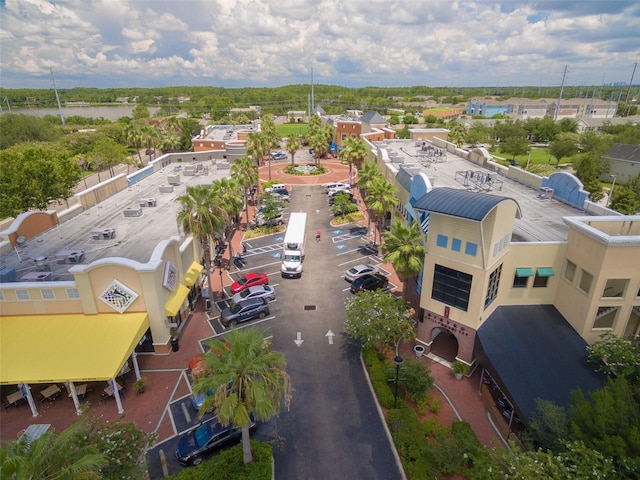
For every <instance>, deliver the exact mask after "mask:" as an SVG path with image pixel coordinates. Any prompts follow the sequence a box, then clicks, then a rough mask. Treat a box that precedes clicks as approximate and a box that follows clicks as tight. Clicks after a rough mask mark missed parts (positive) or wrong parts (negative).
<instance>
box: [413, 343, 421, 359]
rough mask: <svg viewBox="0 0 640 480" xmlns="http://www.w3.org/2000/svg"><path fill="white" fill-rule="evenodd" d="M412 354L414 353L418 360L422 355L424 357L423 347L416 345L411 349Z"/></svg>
mask: <svg viewBox="0 0 640 480" xmlns="http://www.w3.org/2000/svg"><path fill="white" fill-rule="evenodd" d="M413 353H415V354H416V357H418V358H420V357H422V355H424V347H423V346H422V345H416V346H415V347H413Z"/></svg>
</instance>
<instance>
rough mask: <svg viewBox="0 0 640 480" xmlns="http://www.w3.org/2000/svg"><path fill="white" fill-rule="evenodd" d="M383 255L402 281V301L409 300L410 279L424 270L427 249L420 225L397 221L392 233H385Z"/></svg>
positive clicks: (412, 222)
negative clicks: (423, 241) (408, 287)
mask: <svg viewBox="0 0 640 480" xmlns="http://www.w3.org/2000/svg"><path fill="white" fill-rule="evenodd" d="M383 237H384V243H383V244H382V248H381V250H382V253H383V255H384V262H385V263H388V262H390V263H391V264H392V265H393V269H394V270H395V272H396V273H397V274H398V277H399V278H400V280H401V281H402V299H403V300H405V301H406V300H407V293H408V292H407V286H408V283H409V279H410V278H411V277H413V276H415V275H417V274H418V273H420V270H422V268H423V263H424V254H425V249H424V246H423V244H422V232H421V230H420V227H419V225H418V223H416V222H415V221H411V223H410V224H409V225H406V224H405V223H404V222H403V221H402V220H400V219H395V220H394V221H393V224H392V225H391V231H388V232H384V234H383Z"/></svg>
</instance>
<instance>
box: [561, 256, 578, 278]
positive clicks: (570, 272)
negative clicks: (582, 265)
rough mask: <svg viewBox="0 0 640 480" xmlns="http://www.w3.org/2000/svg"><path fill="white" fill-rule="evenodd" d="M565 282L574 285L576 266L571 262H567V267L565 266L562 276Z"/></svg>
mask: <svg viewBox="0 0 640 480" xmlns="http://www.w3.org/2000/svg"><path fill="white" fill-rule="evenodd" d="M562 276H563V277H564V279H565V280H569V281H570V282H571V283H573V279H574V278H575V276H576V264H575V263H573V262H572V261H571V260H567V263H566V265H565V266H564V273H563V274H562Z"/></svg>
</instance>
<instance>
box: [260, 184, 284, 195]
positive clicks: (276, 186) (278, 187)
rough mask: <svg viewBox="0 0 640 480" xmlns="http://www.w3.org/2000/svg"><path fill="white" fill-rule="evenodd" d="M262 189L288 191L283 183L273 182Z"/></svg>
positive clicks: (270, 191) (266, 190)
mask: <svg viewBox="0 0 640 480" xmlns="http://www.w3.org/2000/svg"><path fill="white" fill-rule="evenodd" d="M264 191H265V192H267V193H280V194H282V193H289V191H288V190H287V186H286V185H285V184H284V183H274V184H273V185H271V186H270V187H267V188H265V189H264Z"/></svg>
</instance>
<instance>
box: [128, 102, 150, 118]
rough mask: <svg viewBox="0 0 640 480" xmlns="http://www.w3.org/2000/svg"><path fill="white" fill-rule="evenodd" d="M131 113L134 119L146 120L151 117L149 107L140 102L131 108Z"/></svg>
mask: <svg viewBox="0 0 640 480" xmlns="http://www.w3.org/2000/svg"><path fill="white" fill-rule="evenodd" d="M131 115H132V117H133V119H134V120H148V119H150V118H151V114H150V113H149V109H148V108H147V107H146V106H145V105H142V104H141V103H138V104H137V105H136V106H135V108H134V109H133V112H131Z"/></svg>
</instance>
